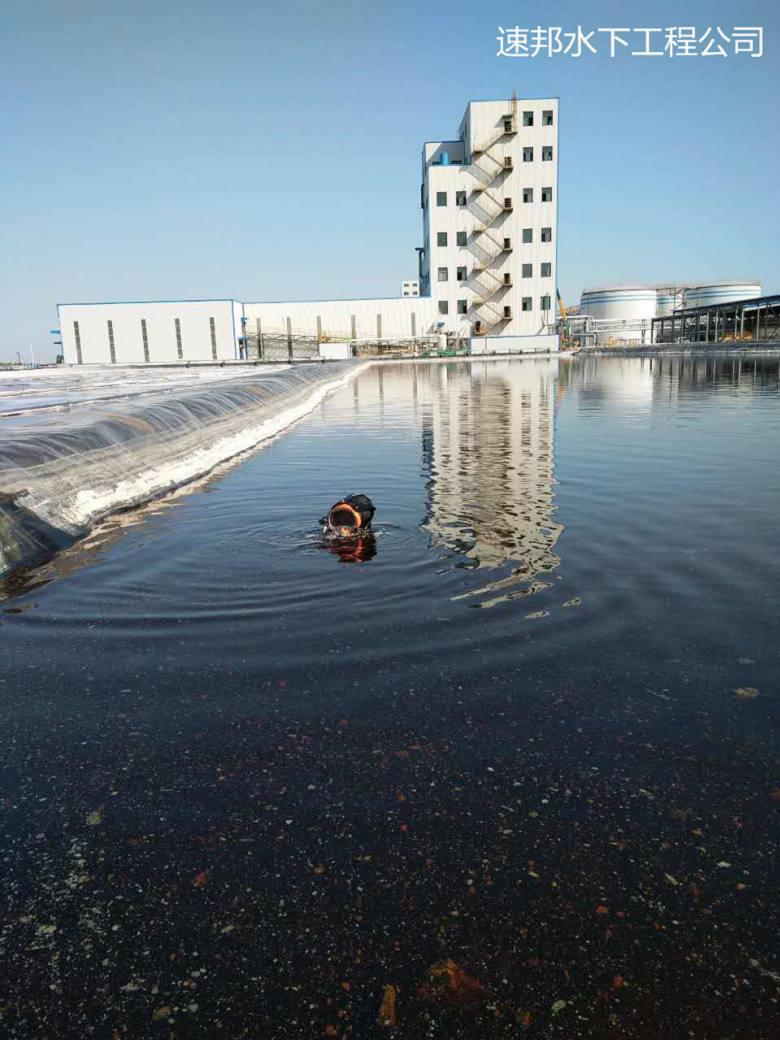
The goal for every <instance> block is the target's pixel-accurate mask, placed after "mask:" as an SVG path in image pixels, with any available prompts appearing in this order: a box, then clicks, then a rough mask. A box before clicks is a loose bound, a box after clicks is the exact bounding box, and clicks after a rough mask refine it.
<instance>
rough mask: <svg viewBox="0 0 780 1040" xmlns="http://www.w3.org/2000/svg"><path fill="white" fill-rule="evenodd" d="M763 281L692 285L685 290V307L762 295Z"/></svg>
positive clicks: (733, 301) (730, 301)
mask: <svg viewBox="0 0 780 1040" xmlns="http://www.w3.org/2000/svg"><path fill="white" fill-rule="evenodd" d="M761 292H762V287H761V282H713V283H712V284H711V285H692V286H690V288H688V289H686V290H685V297H684V300H683V304H682V306H683V309H684V310H690V309H691V308H692V307H714V306H715V305H716V304H718V303H736V302H737V301H738V300H751V299H753V297H754V296H760V295H761Z"/></svg>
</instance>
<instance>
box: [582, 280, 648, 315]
mask: <svg viewBox="0 0 780 1040" xmlns="http://www.w3.org/2000/svg"><path fill="white" fill-rule="evenodd" d="M656 296H657V294H656V290H655V288H654V287H652V286H647V285H615V286H605V287H604V288H601V289H583V292H582V296H581V297H580V312H581V313H582V314H590V315H592V317H594V318H607V319H621V320H623V321H626V320H628V321H635V320H637V319H639V320H642V319H644V320H646V321H650V319H651V318H654V317H655V311H656Z"/></svg>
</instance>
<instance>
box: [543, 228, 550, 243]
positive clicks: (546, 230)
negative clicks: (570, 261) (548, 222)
mask: <svg viewBox="0 0 780 1040" xmlns="http://www.w3.org/2000/svg"><path fill="white" fill-rule="evenodd" d="M542 242H552V228H551V227H543V228H542Z"/></svg>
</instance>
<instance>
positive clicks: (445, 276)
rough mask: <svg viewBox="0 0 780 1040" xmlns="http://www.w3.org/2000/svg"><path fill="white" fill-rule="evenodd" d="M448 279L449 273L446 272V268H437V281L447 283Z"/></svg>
mask: <svg viewBox="0 0 780 1040" xmlns="http://www.w3.org/2000/svg"><path fill="white" fill-rule="evenodd" d="M449 277H450V272H449V271H448V270H447V268H446V267H440V268H439V281H440V282H447V281H449Z"/></svg>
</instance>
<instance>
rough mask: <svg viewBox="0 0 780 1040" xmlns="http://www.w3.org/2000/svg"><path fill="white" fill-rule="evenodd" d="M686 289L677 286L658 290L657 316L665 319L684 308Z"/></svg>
mask: <svg viewBox="0 0 780 1040" xmlns="http://www.w3.org/2000/svg"><path fill="white" fill-rule="evenodd" d="M684 291H685V290H684V289H683V288H682V287H680V286H677V285H669V286H663V287H662V288H659V289H658V290H657V298H656V316H657V317H658V318H665V317H666V316H667V315H669V314H671V313H672V312H673V311H676V310H679V309H680V307H681V306H682V300H683V293H684Z"/></svg>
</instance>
